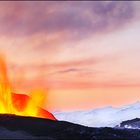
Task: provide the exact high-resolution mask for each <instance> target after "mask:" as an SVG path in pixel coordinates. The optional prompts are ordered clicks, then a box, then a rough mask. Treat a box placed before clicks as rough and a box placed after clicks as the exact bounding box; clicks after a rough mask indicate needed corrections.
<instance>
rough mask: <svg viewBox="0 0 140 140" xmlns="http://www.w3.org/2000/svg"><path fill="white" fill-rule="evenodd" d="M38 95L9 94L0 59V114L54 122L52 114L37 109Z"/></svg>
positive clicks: (4, 70) (6, 76)
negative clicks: (46, 119)
mask: <svg viewBox="0 0 140 140" xmlns="http://www.w3.org/2000/svg"><path fill="white" fill-rule="evenodd" d="M40 102H42V101H41V99H40V93H38V92H37V91H36V94H32V95H31V97H29V96H27V95H24V94H15V93H12V92H11V88H10V82H9V79H8V74H7V69H6V63H5V60H4V59H3V57H1V58H0V113H1V114H15V115H21V116H34V117H40V118H48V119H51V120H56V119H55V117H54V116H53V114H51V113H50V112H48V111H46V110H45V109H43V108H41V107H39V105H40Z"/></svg>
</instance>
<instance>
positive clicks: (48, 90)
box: [0, 1, 140, 111]
mask: <svg viewBox="0 0 140 140" xmlns="http://www.w3.org/2000/svg"><path fill="white" fill-rule="evenodd" d="M0 53H1V54H2V55H4V56H5V57H6V60H7V67H8V73H9V77H10V80H11V84H12V90H13V91H14V92H16V93H25V94H29V93H30V92H31V91H32V90H34V89H36V88H41V89H43V90H44V92H45V94H46V108H47V109H49V110H52V111H71V110H82V109H93V108H97V107H104V106H110V105H112V106H120V105H124V104H129V103H133V102H136V101H138V100H140V62H139V61H140V2H130V1H128V2H123V1H119V2H115V1H114V2H111V1H109V2H107V1H104V2H103V1H100V2H95V1H94V2H92V1H89V2H86V1H83V2H80V1H79V2H72V1H71V2H70V1H69V2H64V1H62V2H55V1H54V2H51V1H48V2H43V1H42V2H39V1H35V2H31V1H27V2H0Z"/></svg>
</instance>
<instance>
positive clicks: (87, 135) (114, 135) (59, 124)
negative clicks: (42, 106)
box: [0, 115, 140, 140]
mask: <svg viewBox="0 0 140 140" xmlns="http://www.w3.org/2000/svg"><path fill="white" fill-rule="evenodd" d="M0 138H6V139H9V138H13V139H17V138H18V139H20V138H23V139H34V138H36V139H48V140H59V139H60V140H62V139H74V140H77V139H89V140H94V139H95V140H99V139H123V140H125V139H140V130H131V129H113V128H91V127H85V126H81V125H77V124H73V123H69V122H65V121H53V120H49V119H42V118H35V117H23V116H16V115H0Z"/></svg>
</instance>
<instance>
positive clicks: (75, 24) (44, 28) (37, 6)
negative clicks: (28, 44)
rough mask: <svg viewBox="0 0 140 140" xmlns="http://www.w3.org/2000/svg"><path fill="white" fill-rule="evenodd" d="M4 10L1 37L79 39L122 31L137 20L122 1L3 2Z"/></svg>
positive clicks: (133, 12)
mask: <svg viewBox="0 0 140 140" xmlns="http://www.w3.org/2000/svg"><path fill="white" fill-rule="evenodd" d="M1 7H2V9H1V13H0V17H2V18H1V22H0V26H1V33H6V34H9V35H10V34H12V35H30V34H35V33H38V32H45V33H46V35H48V34H50V33H55V32H65V34H66V35H65V37H67V38H72V39H75V38H78V39H80V38H83V37H85V36H86V35H90V34H95V33H102V32H104V31H109V30H116V29H119V28H122V27H123V26H124V25H126V24H127V23H128V22H130V21H131V20H132V19H134V17H135V6H134V5H133V2H122V1H120V2H116V1H111V2H102V1H101V2H90V1H89V2H59V3H58V2H9V3H8V4H7V3H4V2H3V3H2V5H1ZM17 11H18V12H17Z"/></svg>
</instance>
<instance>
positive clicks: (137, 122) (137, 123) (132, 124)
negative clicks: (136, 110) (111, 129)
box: [119, 118, 140, 129]
mask: <svg viewBox="0 0 140 140" xmlns="http://www.w3.org/2000/svg"><path fill="white" fill-rule="evenodd" d="M119 127H122V128H132V129H139V128H140V118H135V119H132V120H127V121H123V122H122V123H121V124H120V126H119Z"/></svg>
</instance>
